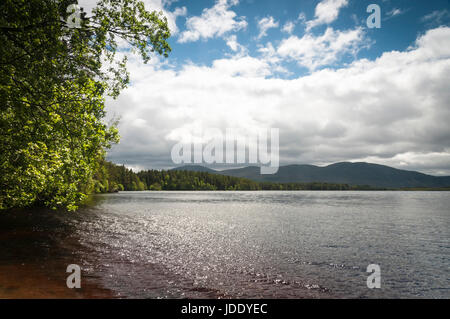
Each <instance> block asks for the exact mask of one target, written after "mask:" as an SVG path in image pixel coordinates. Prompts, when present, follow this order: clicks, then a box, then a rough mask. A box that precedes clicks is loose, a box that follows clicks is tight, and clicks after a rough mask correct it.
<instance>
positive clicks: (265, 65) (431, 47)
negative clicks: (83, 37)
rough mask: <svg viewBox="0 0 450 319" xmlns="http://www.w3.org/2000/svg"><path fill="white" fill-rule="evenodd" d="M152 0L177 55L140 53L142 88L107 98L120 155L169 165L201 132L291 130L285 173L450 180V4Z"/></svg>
mask: <svg viewBox="0 0 450 319" xmlns="http://www.w3.org/2000/svg"><path fill="white" fill-rule="evenodd" d="M144 2H145V4H146V8H147V9H149V10H154V9H156V10H161V11H162V12H163V14H164V15H165V16H166V17H167V19H168V23H169V27H170V29H171V33H172V36H171V38H170V39H169V43H170V45H171V47H172V52H171V53H170V55H169V57H168V58H162V57H157V56H155V57H153V59H151V61H150V62H149V63H148V64H144V63H143V62H142V61H141V60H140V59H139V57H138V56H135V55H131V56H130V57H129V63H128V69H129V71H130V80H131V82H130V85H129V87H128V88H127V89H125V90H124V91H123V92H122V94H121V95H120V96H119V98H117V99H116V100H113V99H107V101H106V105H107V107H106V110H107V113H108V117H109V118H120V124H119V131H120V134H121V142H120V143H119V144H118V145H115V146H113V148H112V149H111V150H110V151H109V152H108V156H107V158H108V160H111V161H113V162H115V163H118V164H125V165H126V166H128V167H130V168H133V169H135V170H140V169H151V168H153V169H167V168H172V167H175V166H178V165H177V164H175V163H173V161H172V159H171V148H172V147H173V145H174V144H176V143H177V142H179V141H180V139H182V138H183V137H185V136H186V135H194V136H195V134H196V133H195V132H198V129H199V128H204V129H205V128H217V129H219V130H222V131H223V132H225V130H226V128H241V129H243V130H246V131H252V130H255V129H257V128H278V129H279V132H280V137H279V145H280V151H279V155H280V165H288V164H314V165H319V166H323V165H328V164H331V163H335V162H342V161H351V162H356V161H366V162H371V163H378V164H383V165H389V166H393V167H396V168H400V169H407V170H417V171H421V172H424V173H428V174H433V175H450V125H449V123H450V0H429V1H422V0H378V1H375V0H370V1H366V0H322V1H313V0H304V1H300V0H296V1H292V0H277V1H273V0H272V1H269V0H195V1H183V0H179V1H176V0H146V1H144ZM80 4H81V6H83V1H80ZM370 4H377V5H378V6H379V7H380V9H381V27H380V28H368V26H367V23H366V21H367V18H368V17H369V16H370V15H371V13H372V12H369V13H368V12H367V10H366V9H367V7H368V6H369V5H370ZM205 166H207V165H205ZM241 166H242V165H241ZM244 166H245V165H244ZM210 167H215V168H219V169H222V168H227V166H224V165H212V166H210Z"/></svg>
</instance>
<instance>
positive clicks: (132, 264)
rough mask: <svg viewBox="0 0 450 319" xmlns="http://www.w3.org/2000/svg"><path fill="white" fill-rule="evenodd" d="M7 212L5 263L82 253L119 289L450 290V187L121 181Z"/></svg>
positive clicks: (186, 293)
mask: <svg viewBox="0 0 450 319" xmlns="http://www.w3.org/2000/svg"><path fill="white" fill-rule="evenodd" d="M0 219H1V222H2V225H1V226H0V227H1V229H2V236H3V237H4V238H3V240H2V241H1V242H2V243H1V244H0V249H1V250H2V256H0V265H11V264H12V265H21V264H29V263H31V264H32V265H38V266H39V267H42V268H45V269H52V273H57V272H58V271H61V273H62V274H61V276H62V277H63V278H64V277H65V276H66V274H65V268H63V265H65V264H69V263H74V264H79V265H80V266H81V268H82V282H83V280H87V281H90V282H94V283H95V284H97V285H100V286H101V287H104V288H105V289H108V290H110V291H111V292H112V294H113V295H115V296H117V297H130V298H227V297H237V298H240V297H242V298H260V297H261V298H266V297H267V298H304V297H313V298H330V297H331V298H379V297H385V298H397V297H400V298H411V297H413V298H430V297H431V298H450V289H449V288H450V272H449V267H450V228H449V226H450V193H448V192H360V191H358V192H325V191H320V192H313V191H311V192H308V191H299V192H294V191H292V192H269V191H267V192H121V193H118V194H107V195H98V196H95V198H94V203H93V204H91V205H89V206H87V207H84V208H82V209H80V210H79V211H77V212H75V213H64V212H46V211H43V212H39V214H38V212H33V213H32V214H29V215H27V214H24V215H23V216H22V215H20V214H17V213H16V214H15V215H14V216H9V215H6V216H2V217H0ZM21 229H25V230H21ZM20 232H24V233H23V234H22V235H21V233H20ZM30 238H32V239H30ZM369 264H378V265H379V266H380V267H381V289H368V288H367V285H366V280H367V276H368V275H369V273H366V268H367V266H368V265H369ZM0 269H1V268H0ZM61 269H62V270H61ZM61 283H62V285H65V282H64V281H61Z"/></svg>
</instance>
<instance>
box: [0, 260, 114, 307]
mask: <svg viewBox="0 0 450 319" xmlns="http://www.w3.org/2000/svg"><path fill="white" fill-rule="evenodd" d="M47 266H48V265H42V266H39V265H36V264H29V263H21V264H16V265H0V274H2V275H1V276H0V299H104V298H107V299H114V298H118V296H116V295H115V294H114V293H113V292H112V291H111V290H109V289H106V288H104V287H101V286H100V285H99V284H97V283H94V282H93V281H91V280H89V279H88V278H83V279H82V282H81V288H79V289H77V288H74V289H70V288H68V287H67V286H66V277H65V275H69V274H64V273H63V272H62V275H61V276H55V275H54V274H51V273H49V271H48V269H49V268H47ZM3 274H7V275H6V276H4V275H3Z"/></svg>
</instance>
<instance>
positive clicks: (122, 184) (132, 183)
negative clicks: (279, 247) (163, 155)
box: [94, 161, 373, 193]
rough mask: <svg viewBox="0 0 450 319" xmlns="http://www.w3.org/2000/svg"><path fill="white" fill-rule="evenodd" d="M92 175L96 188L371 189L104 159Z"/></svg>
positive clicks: (156, 189) (102, 189)
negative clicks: (142, 167)
mask: <svg viewBox="0 0 450 319" xmlns="http://www.w3.org/2000/svg"><path fill="white" fill-rule="evenodd" d="M100 166H101V169H99V171H98V173H97V174H96V175H95V178H96V181H95V190H94V191H95V192H96V193H106V192H117V191H122V190H126V191H142V190H155V191H158V190H372V189H373V188H372V187H370V186H351V185H347V184H330V183H272V182H255V181H252V180H249V179H246V178H239V177H232V176H225V175H220V174H211V173H207V172H194V171H185V170H161V171H160V170H147V171H140V172H138V173H134V172H133V171H132V170H130V169H128V168H126V167H125V166H123V165H122V166H119V165H115V164H113V163H110V162H106V161H103V162H102V163H101V165H100Z"/></svg>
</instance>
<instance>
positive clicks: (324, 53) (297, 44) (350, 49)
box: [277, 28, 364, 70]
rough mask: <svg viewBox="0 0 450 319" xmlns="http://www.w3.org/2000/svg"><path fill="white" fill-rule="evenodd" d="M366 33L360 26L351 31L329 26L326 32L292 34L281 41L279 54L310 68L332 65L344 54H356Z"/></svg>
mask: <svg viewBox="0 0 450 319" xmlns="http://www.w3.org/2000/svg"><path fill="white" fill-rule="evenodd" d="M363 40H364V34H363V31H362V29H360V28H358V29H355V30H349V31H335V30H333V28H327V30H326V31H325V33H324V34H322V35H320V36H317V37H316V36H314V35H312V34H310V33H306V34H305V35H304V36H303V37H301V38H299V37H297V36H291V37H289V38H287V39H284V40H282V41H281V43H280V46H279V47H278V49H277V52H278V54H279V55H280V56H281V57H284V58H290V59H293V60H295V61H297V63H298V64H299V65H301V66H304V67H306V68H308V69H309V70H315V69H317V68H318V67H321V66H326V65H330V64H332V63H334V62H336V61H337V60H338V58H339V57H340V56H342V55H343V54H349V53H350V54H355V53H356V52H357V51H358V50H359V49H360V48H361V45H362V44H363V42H364V41H363Z"/></svg>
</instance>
